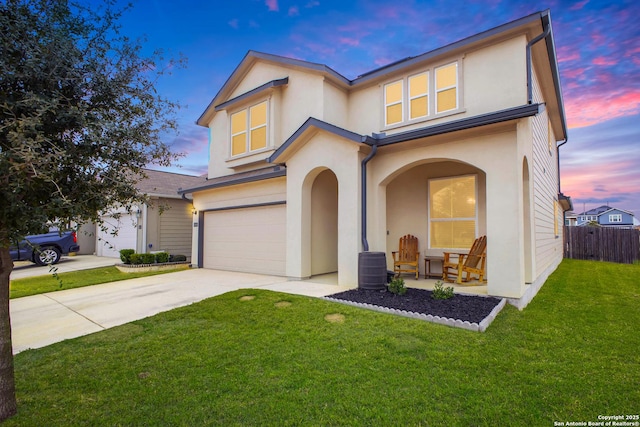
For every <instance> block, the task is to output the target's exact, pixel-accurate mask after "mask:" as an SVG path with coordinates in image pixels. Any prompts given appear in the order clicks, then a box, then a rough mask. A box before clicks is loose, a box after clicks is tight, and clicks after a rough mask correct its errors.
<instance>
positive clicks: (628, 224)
mask: <svg viewBox="0 0 640 427" xmlns="http://www.w3.org/2000/svg"><path fill="white" fill-rule="evenodd" d="M572 217H575V221H570V224H567V225H575V226H584V225H588V224H589V223H591V222H597V223H598V225H600V226H601V227H609V228H633V227H634V225H635V218H634V216H633V212H629V211H625V210H622V209H617V208H612V207H610V206H607V205H603V206H600V207H597V208H594V209H590V210H588V211H585V212H582V213H580V214H574V215H573V216H572Z"/></svg>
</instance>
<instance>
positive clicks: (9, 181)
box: [0, 0, 181, 420]
mask: <svg viewBox="0 0 640 427" xmlns="http://www.w3.org/2000/svg"><path fill="white" fill-rule="evenodd" d="M114 3H115V2H114V1H113V0H106V1H105V2H104V3H103V4H102V5H101V6H100V7H99V8H97V9H96V5H95V2H93V4H92V6H91V7H92V9H89V8H87V7H84V6H82V4H74V3H72V2H70V1H66V0H0V29H1V30H0V420H3V419H6V418H8V417H10V416H11V415H13V414H15V412H16V399H15V388H14V374H13V355H12V346H11V324H10V319H9V277H10V274H11V271H12V269H13V262H12V261H11V258H10V254H9V246H10V244H11V243H12V242H16V241H19V240H20V239H22V238H24V236H26V235H28V234H34V233H38V232H40V231H41V230H42V228H43V226H44V225H45V224H60V225H62V224H69V223H70V221H74V222H76V223H82V222H85V221H92V220H94V221H95V220H97V221H99V216H98V213H99V212H100V211H103V210H106V209H108V208H109V207H113V206H124V207H129V208H130V207H131V206H132V204H133V203H135V202H138V201H141V196H140V195H139V194H138V193H137V191H136V188H135V184H136V177H141V176H143V172H142V168H144V167H145V166H147V165H149V164H158V165H169V164H170V163H171V161H172V160H173V159H175V155H173V154H172V153H171V151H170V148H169V146H168V145H166V144H165V143H163V142H162V137H163V135H166V134H167V132H168V131H170V130H175V120H174V112H175V109H176V107H177V105H175V104H174V103H172V102H170V101H168V100H167V99H164V98H163V97H161V96H159V95H158V93H157V91H156V89H155V87H156V84H157V79H158V77H159V75H161V74H162V73H163V70H168V69H170V68H171V67H172V66H174V65H175V64H174V63H173V61H165V60H164V59H163V57H162V54H161V52H154V53H153V54H150V55H145V54H144V53H143V50H142V46H141V41H139V40H130V39H128V38H127V37H124V36H122V35H121V33H120V31H119V30H120V28H119V24H118V20H119V18H120V16H121V13H122V11H118V10H114ZM178 62H181V61H178Z"/></svg>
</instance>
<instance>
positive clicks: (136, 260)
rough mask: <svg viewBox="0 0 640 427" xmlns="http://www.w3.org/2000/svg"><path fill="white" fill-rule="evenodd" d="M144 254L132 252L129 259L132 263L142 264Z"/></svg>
mask: <svg viewBox="0 0 640 427" xmlns="http://www.w3.org/2000/svg"><path fill="white" fill-rule="evenodd" d="M141 255H142V254H131V255H130V256H129V261H131V264H142V256H141Z"/></svg>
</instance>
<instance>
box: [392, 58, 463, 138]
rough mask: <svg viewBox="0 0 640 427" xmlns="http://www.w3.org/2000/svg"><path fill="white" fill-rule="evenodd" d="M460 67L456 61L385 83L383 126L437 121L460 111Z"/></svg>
mask: <svg viewBox="0 0 640 427" xmlns="http://www.w3.org/2000/svg"><path fill="white" fill-rule="evenodd" d="M459 64H460V61H454V62H451V63H449V64H446V65H442V66H439V67H432V68H429V69H427V70H423V71H420V72H418V73H416V74H412V75H409V76H407V77H404V78H402V79H400V80H395V81H392V82H389V83H387V84H385V85H384V86H383V97H384V126H385V127H388V126H394V125H398V124H401V123H403V122H412V121H420V120H426V119H429V118H431V117H434V118H435V117H438V116H439V115H443V114H451V113H452V112H454V113H455V112H456V111H457V110H458V109H460V82H459V74H460V70H459Z"/></svg>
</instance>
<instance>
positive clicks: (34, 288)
mask: <svg viewBox="0 0 640 427" xmlns="http://www.w3.org/2000/svg"><path fill="white" fill-rule="evenodd" d="M181 269H182V268H176V269H175V270H174V269H172V270H164V271H149V272H146V273H122V272H121V271H120V270H118V269H117V268H115V267H99V268H92V269H90V270H79V271H70V272H68V273H60V274H58V275H57V277H56V276H54V275H52V274H48V275H44V276H35V277H26V278H24V279H16V280H11V286H10V292H9V298H20V297H26V296H29V295H38V294H43V293H45V292H55V291H61V290H64V289H72V288H81V287H83V286H91V285H97V284H100V283H109V282H116V281H118V280H126V279H135V278H136V277H146V276H155V275H156V274H165V273H171V272H173V271H176V270H181Z"/></svg>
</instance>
